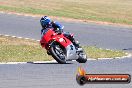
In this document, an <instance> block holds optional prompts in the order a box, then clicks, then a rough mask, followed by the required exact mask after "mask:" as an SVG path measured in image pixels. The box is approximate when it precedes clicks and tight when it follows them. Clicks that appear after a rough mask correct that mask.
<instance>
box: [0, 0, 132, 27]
mask: <svg viewBox="0 0 132 88" xmlns="http://www.w3.org/2000/svg"><path fill="white" fill-rule="evenodd" d="M131 7H132V0H13V1H12V0H0V10H1V11H14V12H19V13H32V14H44V15H50V16H57V17H68V18H75V19H82V20H92V21H105V22H112V23H122V24H130V25H132V8H131Z"/></svg>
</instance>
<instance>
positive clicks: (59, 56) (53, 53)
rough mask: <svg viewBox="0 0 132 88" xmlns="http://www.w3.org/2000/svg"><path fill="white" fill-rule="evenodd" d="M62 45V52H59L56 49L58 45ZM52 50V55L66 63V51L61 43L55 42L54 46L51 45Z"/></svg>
mask: <svg viewBox="0 0 132 88" xmlns="http://www.w3.org/2000/svg"><path fill="white" fill-rule="evenodd" d="M57 46H58V47H60V52H61V53H60V54H59V53H58V52H59V50H57V49H56V47H57ZM50 52H51V55H52V57H53V58H54V59H55V60H56V61H57V62H58V63H60V64H66V56H65V53H64V50H63V49H62V48H61V46H60V45H58V44H57V45H56V44H54V45H53V46H51V48H50Z"/></svg>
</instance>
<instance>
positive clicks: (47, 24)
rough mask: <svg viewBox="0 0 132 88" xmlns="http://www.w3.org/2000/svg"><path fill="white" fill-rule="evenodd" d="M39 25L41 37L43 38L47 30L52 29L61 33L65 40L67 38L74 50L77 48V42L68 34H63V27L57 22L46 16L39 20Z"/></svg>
mask: <svg viewBox="0 0 132 88" xmlns="http://www.w3.org/2000/svg"><path fill="white" fill-rule="evenodd" d="M40 24H41V26H42V30H41V35H42V36H43V35H44V34H45V33H46V32H47V30H48V29H50V28H53V29H54V31H55V32H57V33H63V34H64V36H65V37H66V38H68V39H69V40H70V41H71V42H72V43H73V44H74V45H75V47H76V48H79V42H78V41H75V39H74V37H73V36H72V35H71V34H70V33H69V32H63V29H64V26H63V25H61V24H60V23H59V22H56V21H51V19H50V18H49V17H48V16H43V17H42V18H41V19H40Z"/></svg>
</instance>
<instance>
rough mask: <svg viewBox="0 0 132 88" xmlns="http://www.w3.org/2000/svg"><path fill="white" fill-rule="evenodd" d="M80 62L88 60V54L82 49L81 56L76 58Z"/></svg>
mask: <svg viewBox="0 0 132 88" xmlns="http://www.w3.org/2000/svg"><path fill="white" fill-rule="evenodd" d="M76 61H77V62H79V63H86V62H87V55H86V54H85V52H84V51H80V53H79V58H78V59H77V60H76Z"/></svg>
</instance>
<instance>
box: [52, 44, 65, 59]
mask: <svg viewBox="0 0 132 88" xmlns="http://www.w3.org/2000/svg"><path fill="white" fill-rule="evenodd" d="M54 51H55V53H56V54H57V56H58V57H59V58H60V59H61V60H65V54H64V51H63V50H62V48H61V47H60V46H59V45H56V46H55V47H54Z"/></svg>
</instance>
